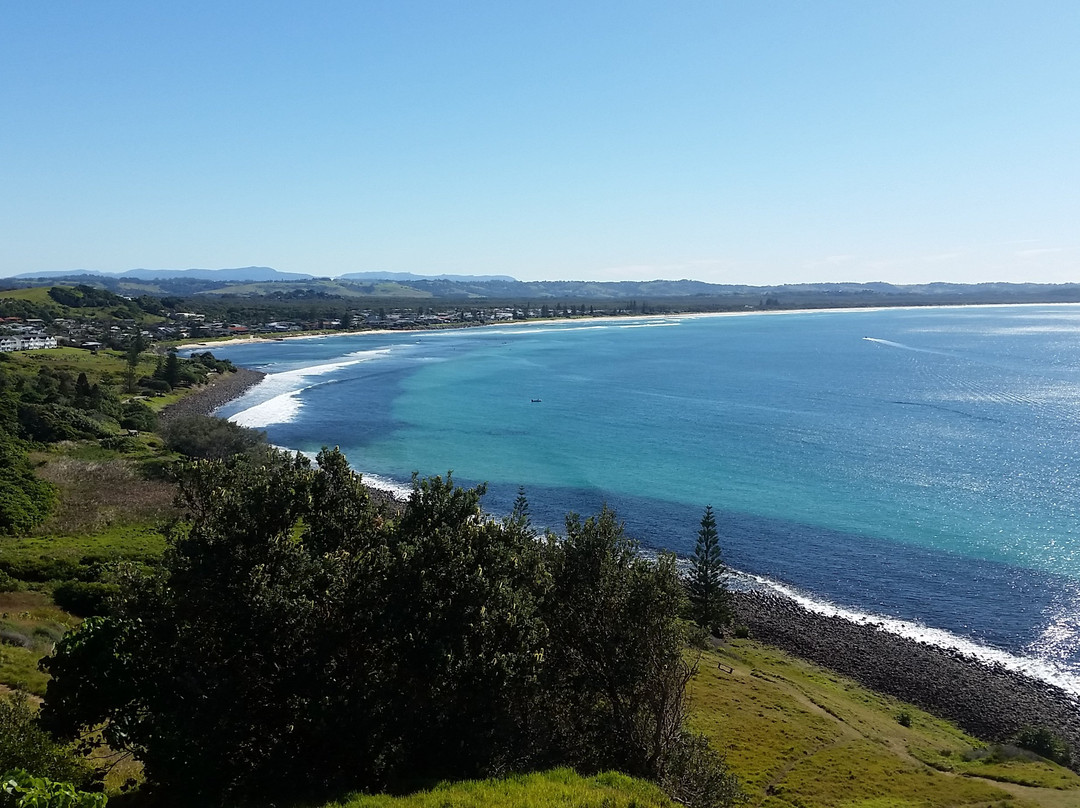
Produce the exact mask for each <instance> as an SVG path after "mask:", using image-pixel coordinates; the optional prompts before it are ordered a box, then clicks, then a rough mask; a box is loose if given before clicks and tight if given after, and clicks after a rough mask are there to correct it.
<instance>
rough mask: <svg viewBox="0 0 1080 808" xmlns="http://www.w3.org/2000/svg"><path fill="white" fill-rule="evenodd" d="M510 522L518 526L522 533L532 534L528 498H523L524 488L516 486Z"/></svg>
mask: <svg viewBox="0 0 1080 808" xmlns="http://www.w3.org/2000/svg"><path fill="white" fill-rule="evenodd" d="M510 522H511V523H512V524H515V525H517V526H519V527H520V528H521V529H522V530H523V531H526V532H528V533H531V532H532V517H530V515H529V498H528V497H526V496H525V486H523V485H519V486H518V494H517V499H515V500H514V508H513V510H512V511H510Z"/></svg>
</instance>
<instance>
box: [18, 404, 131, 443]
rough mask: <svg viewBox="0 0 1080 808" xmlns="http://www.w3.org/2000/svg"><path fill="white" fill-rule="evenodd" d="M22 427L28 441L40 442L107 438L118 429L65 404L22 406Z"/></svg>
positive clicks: (20, 417)
mask: <svg viewBox="0 0 1080 808" xmlns="http://www.w3.org/2000/svg"><path fill="white" fill-rule="evenodd" d="M19 425H20V426H21V427H22V430H23V434H24V435H25V436H26V437H27V438H29V439H30V440H34V441H40V442H41V443H54V442H56V441H62V440H81V439H84V438H104V437H107V436H108V435H111V434H113V430H114V429H115V425H114V427H113V429H110V428H109V427H108V426H107V425H106V424H103V423H101V422H100V421H98V420H96V419H95V418H94V417H93V416H92V414H91V413H88V412H85V411H83V410H78V409H75V408H74V407H67V406H64V405H62V404H22V405H20V406H19Z"/></svg>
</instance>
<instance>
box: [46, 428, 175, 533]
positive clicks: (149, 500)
mask: <svg viewBox="0 0 1080 808" xmlns="http://www.w3.org/2000/svg"><path fill="white" fill-rule="evenodd" d="M73 448H74V450H73V451H71V453H70V454H64V455H44V456H36V457H35V460H41V461H42V464H41V465H40V466H39V467H38V469H37V473H38V475H39V476H40V477H42V478H44V479H46V480H48V481H49V482H51V483H52V484H53V485H55V486H56V487H57V488H58V489H59V492H60V504H59V506H58V507H57V509H56V512H55V513H54V514H53V515H52V516H51V517H50V518H49V519H48V520H47V521H46V522H45V523H44V524H43V525H42V526H41V527H40V528H39V529H38V530H37V531H35V536H37V537H50V536H55V535H57V534H64V535H74V534H96V533H102V532H106V531H110V530H114V529H117V528H126V527H142V528H145V527H147V526H154V525H158V524H160V523H161V522H163V521H165V520H167V519H169V518H171V517H173V516H174V515H175V510H174V508H173V504H172V503H173V498H174V497H175V496H176V488H175V486H174V485H172V484H171V483H168V482H165V481H163V480H154V479H147V478H146V476H145V474H144V473H143V470H142V467H141V466H140V465H139V463H138V462H137V461H136V460H135V459H130V458H128V457H123V456H119V455H117V454H116V453H113V452H108V451H107V450H103V449H100V448H99V447H98V446H97V445H96V444H90V445H88V446H86V447H85V448H86V450H87V452H86V453H85V454H84V456H80V451H79V449H80V448H82V447H73ZM150 456H151V453H150V452H148V453H147V457H150Z"/></svg>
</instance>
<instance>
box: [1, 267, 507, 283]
mask: <svg viewBox="0 0 1080 808" xmlns="http://www.w3.org/2000/svg"><path fill="white" fill-rule="evenodd" d="M85 275H96V276H100V277H108V278H136V279H137V280H141V281H159V280H167V279H174V278H183V279H189V280H200V281H224V282H241V283H265V282H268V281H310V280H314V279H315V278H316V276H315V275H308V274H307V273H305V272H282V271H281V270H277V269H274V268H273V267H235V268H231V269H125V270H121V271H119V272H103V271H101V270H98V269H52V270H45V271H42V272H23V273H21V274H19V275H13V276H12V277H15V278H47V279H49V280H56V279H62V278H80V277H83V276H85ZM340 280H350V281H429V280H440V281H453V282H456V283H477V282H481V283H482V282H484V281H503V282H511V283H513V282H515V281H516V279H515V278H512V277H510V276H509V275H417V274H415V273H412V272H350V273H349V274H348V275H342V276H340Z"/></svg>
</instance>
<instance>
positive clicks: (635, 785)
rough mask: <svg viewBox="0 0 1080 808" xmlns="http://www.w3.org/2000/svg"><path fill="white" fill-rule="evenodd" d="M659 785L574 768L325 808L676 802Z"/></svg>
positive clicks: (641, 806) (583, 807)
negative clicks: (588, 774)
mask: <svg viewBox="0 0 1080 808" xmlns="http://www.w3.org/2000/svg"><path fill="white" fill-rule="evenodd" d="M674 805H675V804H674V803H673V802H671V801H670V800H669V799H668V798H667V797H666V796H664V794H663V792H662V791H660V789H659V788H657V787H656V786H654V785H652V784H651V783H646V782H644V781H642V780H635V779H634V778H632V777H627V776H626V775H624V774H618V773H615V772H607V773H604V774H598V775H596V776H595V777H581V776H580V775H578V774H575V773H574V772H573V771H571V770H569V769H555V770H553V771H548V772H540V773H536V774H528V775H517V776H511V777H506V778H499V779H493V780H471V781H464V782H458V783H441V784H440V785H437V786H436V787H435V788H433V789H431V790H430V791H422V792H419V793H417V794H412V795H409V796H406V797H389V796H386V795H377V796H364V795H358V796H355V797H352V798H349V799H347V800H344V801H342V802H335V803H331V804H330V805H328V806H326V808H554V806H575V808H674Z"/></svg>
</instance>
